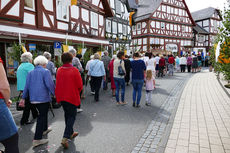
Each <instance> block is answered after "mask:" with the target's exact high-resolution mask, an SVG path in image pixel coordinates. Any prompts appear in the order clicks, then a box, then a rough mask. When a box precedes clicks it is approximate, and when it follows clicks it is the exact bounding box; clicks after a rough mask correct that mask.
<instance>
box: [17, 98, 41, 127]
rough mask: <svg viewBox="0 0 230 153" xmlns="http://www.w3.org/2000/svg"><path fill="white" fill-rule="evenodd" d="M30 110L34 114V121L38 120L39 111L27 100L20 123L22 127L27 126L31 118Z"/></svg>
mask: <svg viewBox="0 0 230 153" xmlns="http://www.w3.org/2000/svg"><path fill="white" fill-rule="evenodd" d="M30 110H31V112H32V116H33V118H34V119H35V118H37V117H38V111H37V109H36V107H35V105H34V104H31V103H30V99H29V98H26V99H25V108H24V110H23V114H22V119H21V121H20V123H21V124H22V125H23V124H25V123H26V122H28V120H29V117H30Z"/></svg>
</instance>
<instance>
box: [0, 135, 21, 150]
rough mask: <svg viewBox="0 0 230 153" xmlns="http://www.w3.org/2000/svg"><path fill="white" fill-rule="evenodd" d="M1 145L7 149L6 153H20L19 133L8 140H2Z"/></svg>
mask: <svg viewBox="0 0 230 153" xmlns="http://www.w3.org/2000/svg"><path fill="white" fill-rule="evenodd" d="M1 143H2V144H3V146H4V147H5V153H19V149H18V133H16V134H14V135H13V136H11V137H9V138H8V139H5V140H2V141H1Z"/></svg>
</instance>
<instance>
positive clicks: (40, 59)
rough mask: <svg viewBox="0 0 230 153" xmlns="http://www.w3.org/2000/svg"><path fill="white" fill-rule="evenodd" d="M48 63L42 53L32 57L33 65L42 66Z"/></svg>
mask: <svg viewBox="0 0 230 153" xmlns="http://www.w3.org/2000/svg"><path fill="white" fill-rule="evenodd" d="M46 64H48V60H47V59H46V58H45V56H42V55H39V56H38V57H36V58H35V59H34V65H36V66H37V65H41V66H44V65H46Z"/></svg>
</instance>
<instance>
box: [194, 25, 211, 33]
mask: <svg viewBox="0 0 230 153" xmlns="http://www.w3.org/2000/svg"><path fill="white" fill-rule="evenodd" d="M193 29H194V30H195V31H196V32H197V33H200V34H209V33H208V32H207V31H206V30H205V29H203V28H202V27H201V26H199V25H198V24H196V26H195V27H193Z"/></svg>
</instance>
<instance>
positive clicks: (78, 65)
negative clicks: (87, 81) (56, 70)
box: [69, 48, 84, 72]
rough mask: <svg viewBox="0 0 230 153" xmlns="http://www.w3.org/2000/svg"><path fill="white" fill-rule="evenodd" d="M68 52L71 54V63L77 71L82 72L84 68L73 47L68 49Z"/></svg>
mask: <svg viewBox="0 0 230 153" xmlns="http://www.w3.org/2000/svg"><path fill="white" fill-rule="evenodd" d="M69 52H70V53H71V54H72V55H73V60H72V65H73V66H74V67H76V68H77V69H78V70H79V72H83V71H84V70H83V68H82V65H81V62H80V60H79V59H78V58H77V57H76V55H77V51H76V50H75V49H74V48H73V49H70V50H69Z"/></svg>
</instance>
